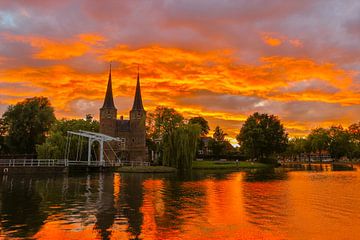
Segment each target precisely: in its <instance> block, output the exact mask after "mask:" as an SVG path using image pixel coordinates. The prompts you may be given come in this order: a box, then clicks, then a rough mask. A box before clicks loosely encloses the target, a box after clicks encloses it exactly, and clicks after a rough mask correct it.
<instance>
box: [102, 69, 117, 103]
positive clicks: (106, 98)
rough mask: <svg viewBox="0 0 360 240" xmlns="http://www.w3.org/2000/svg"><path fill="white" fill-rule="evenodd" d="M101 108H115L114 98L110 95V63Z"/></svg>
mask: <svg viewBox="0 0 360 240" xmlns="http://www.w3.org/2000/svg"><path fill="white" fill-rule="evenodd" d="M102 108H115V104H114V98H113V93H112V83H111V63H110V71H109V80H108V85H107V89H106V95H105V100H104V105H103V107H102Z"/></svg>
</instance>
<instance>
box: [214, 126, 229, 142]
mask: <svg viewBox="0 0 360 240" xmlns="http://www.w3.org/2000/svg"><path fill="white" fill-rule="evenodd" d="M226 136H227V133H225V132H224V131H223V130H222V129H221V128H220V127H219V126H216V127H215V130H214V134H213V138H214V139H215V141H224V140H225V137H226Z"/></svg>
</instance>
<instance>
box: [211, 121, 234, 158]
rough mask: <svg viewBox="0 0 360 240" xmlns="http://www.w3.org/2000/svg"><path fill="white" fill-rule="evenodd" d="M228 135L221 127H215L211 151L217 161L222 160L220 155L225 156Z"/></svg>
mask: <svg viewBox="0 0 360 240" xmlns="http://www.w3.org/2000/svg"><path fill="white" fill-rule="evenodd" d="M226 136H227V133H225V132H224V130H222V129H221V128H220V127H219V126H216V127H215V130H214V133H213V138H212V139H211V140H210V141H209V149H210V150H211V152H212V154H213V155H214V157H215V158H216V159H219V158H220V155H223V154H225V152H226V149H227V146H228V144H230V143H229V142H228V141H226V140H225V137H226Z"/></svg>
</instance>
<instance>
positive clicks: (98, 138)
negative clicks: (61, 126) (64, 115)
mask: <svg viewBox="0 0 360 240" xmlns="http://www.w3.org/2000/svg"><path fill="white" fill-rule="evenodd" d="M76 136H77V138H78V141H77V150H76V157H75V159H74V160H70V159H69V158H70V149H71V143H72V139H73V137H76ZM82 138H87V139H88V143H87V144H88V152H87V161H86V162H84V161H81V153H82V146H83V141H82ZM112 141H116V142H120V143H121V146H122V148H124V147H125V138H115V137H111V136H108V135H105V134H102V133H95V132H88V131H82V130H80V131H78V132H73V131H68V132H67V141H66V147H65V162H66V165H67V166H69V165H88V166H91V165H96V166H105V165H106V163H110V164H111V165H115V164H119V165H120V164H121V162H120V161H121V159H120V158H119V157H118V156H117V154H116V152H115V151H114V149H113V148H112V146H111V144H110V142H112ZM94 142H98V143H99V145H100V149H99V150H100V151H99V161H95V162H94V161H91V149H92V145H93V143H94ZM104 144H107V145H108V146H109V149H111V151H112V152H113V154H114V156H115V160H116V161H115V162H110V159H109V157H108V156H107V155H106V152H105V151H104ZM96 155H97V153H95V156H96ZM105 158H107V160H108V162H106V161H105ZM79 159H80V160H79Z"/></svg>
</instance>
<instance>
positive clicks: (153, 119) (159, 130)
mask: <svg viewBox="0 0 360 240" xmlns="http://www.w3.org/2000/svg"><path fill="white" fill-rule="evenodd" d="M183 123H184V117H183V116H182V115H181V114H180V113H178V112H177V111H176V110H175V109H173V108H168V107H163V106H160V107H157V108H156V109H155V111H154V112H152V113H149V115H148V117H147V124H146V125H147V135H148V138H150V139H153V140H155V139H161V138H162V137H163V135H165V134H168V133H170V132H171V131H172V130H174V129H175V128H177V127H179V126H180V125H181V124H183Z"/></svg>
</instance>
